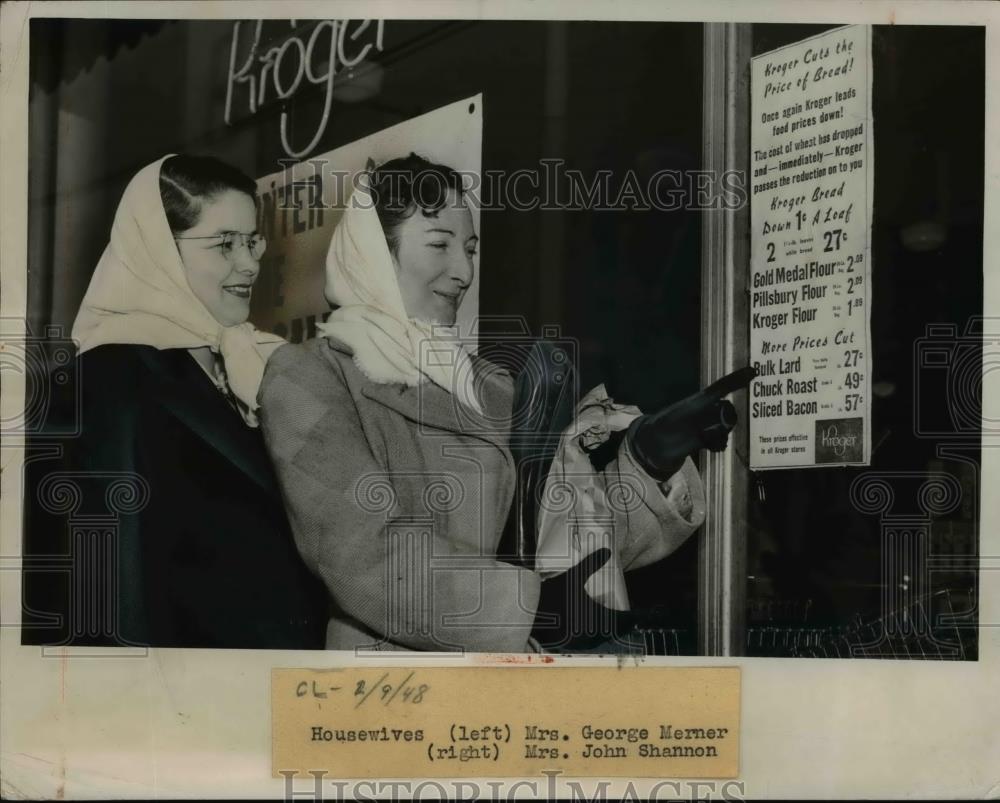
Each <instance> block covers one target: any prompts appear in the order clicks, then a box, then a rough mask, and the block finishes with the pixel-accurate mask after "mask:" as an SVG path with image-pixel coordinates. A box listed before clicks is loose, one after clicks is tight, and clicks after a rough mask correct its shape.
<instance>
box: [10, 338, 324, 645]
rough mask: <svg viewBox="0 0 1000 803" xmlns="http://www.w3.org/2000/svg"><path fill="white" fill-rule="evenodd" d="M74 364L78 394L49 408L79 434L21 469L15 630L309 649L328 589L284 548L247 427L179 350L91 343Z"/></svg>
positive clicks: (111, 639)
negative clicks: (19, 595) (22, 606)
mask: <svg viewBox="0 0 1000 803" xmlns="http://www.w3.org/2000/svg"><path fill="white" fill-rule="evenodd" d="M76 368H77V374H78V379H77V381H78V383H79V385H78V387H79V400H78V403H77V404H71V405H70V407H63V409H62V410H61V412H60V413H59V415H60V416H61V417H62V420H63V422H64V423H65V421H67V420H70V419H72V417H73V416H76V417H77V418H78V421H79V430H80V432H79V437H76V438H71V439H65V438H64V439H60V440H61V444H62V445H63V446H64V454H63V456H62V457H60V458H58V459H57V460H46V459H34V460H32V461H30V462H29V465H28V468H27V470H26V508H27V509H28V513H29V516H30V518H29V521H28V524H27V529H26V532H27V538H26V548H25V579H26V583H25V585H26V596H25V602H26V611H25V617H24V618H25V624H26V627H25V629H24V631H23V633H24V635H23V640H24V641H25V642H28V643H48V644H53V643H56V644H58V643H71V644H110V645H123V644H141V645H149V646H155V647H216V648H236V647H242V648H287V649H313V648H316V649H318V648H322V647H323V633H324V629H325V625H326V621H327V618H328V614H327V607H328V602H327V595H326V593H325V591H324V589H323V587H322V584H321V583H320V582H319V581H318V580H317V578H315V577H314V576H313V575H312V574H311V573H310V572H309V570H308V569H307V568H306V567H305V565H304V563H303V562H302V560H301V558H300V557H299V555H298V552H297V551H296V548H295V544H294V542H293V540H292V536H291V534H290V532H289V529H288V522H287V518H286V516H285V512H284V508H283V506H282V502H281V497H280V494H279V491H278V488H277V485H276V482H275V478H274V474H273V470H272V468H271V464H270V461H269V460H268V457H267V454H266V452H265V450H264V444H263V440H262V437H261V433H260V430H258V429H252V428H250V427H248V426H247V425H246V424H245V423H244V422H243V420H242V419H241V418H240V416H239V414H238V413H237V412H236V411H235V410H234V409H233V408H232V407H231V406H230V405H229V403H228V401H227V400H226V399H225V397H224V396H223V395H222V394H221V393H220V392H219V391H218V390H217V389H216V388H215V387H214V386H213V384H212V382H211V381H210V380H209V378H208V377H207V376H206V375H205V373H204V372H203V371H202V369H201V368H200V367H199V366H198V364H197V363H196V362H195V361H194V359H193V358H192V357H191V355H190V354H188V353H187V352H186V350H185V349H166V350H162V351H160V350H157V349H155V348H153V347H150V346H136V345H105V346H100V347H98V348H95V349H92V350H90V351H88V352H86V353H84V354H83V355H81V357H80V358H78V360H77V363H76ZM74 407H75V408H76V410H78V413H75V412H74V410H73V409H72V408H74ZM67 416H69V419H67ZM70 423H72V421H70ZM44 445H45V443H44V438H38V439H36V441H35V443H34V444H33V447H34V452H35V453H36V454H37V452H38V450H39V448H41V447H44ZM60 488H62V489H63V491H62V492H60ZM66 489H69V490H66ZM67 500H69V501H67ZM93 517H97V518H93ZM46 556H48V557H47V558H46ZM46 560H49V563H50V566H49V569H48V570H47V571H45V570H42V571H40V570H39V569H42V568H43V565H44V563H45V561H46ZM60 561H62V564H63V565H64V566H65V565H69V566H70V567H71V571H70V572H69V574H68V575H67V574H66V573H65V571H63V572H62V573H61V574H60V573H59V572H58V571H56V568H57V564H59V563H60ZM110 565H116V566H117V569H116V570H115V571H110V570H99V571H98V574H97V575H95V574H94V567H102V566H110ZM95 576H99V577H100V579H98V580H96V582H95V580H94V577H95ZM67 591H68V594H67V593H66V592H67ZM70 601H72V604H70ZM108 602H110V603H111V604H107V603H108ZM115 608H117V612H116V611H115V610H114V609H115ZM109 609H110V610H109ZM51 613H56V614H57V615H59V616H61V617H63V622H62V626H56V625H55V620H53V619H51V617H50V616H47V614H51ZM46 621H49V623H50V626H49V627H46V626H45V624H44V623H45V622H46ZM32 624H34V625H35V626H32Z"/></svg>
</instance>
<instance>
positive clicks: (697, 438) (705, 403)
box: [627, 366, 757, 482]
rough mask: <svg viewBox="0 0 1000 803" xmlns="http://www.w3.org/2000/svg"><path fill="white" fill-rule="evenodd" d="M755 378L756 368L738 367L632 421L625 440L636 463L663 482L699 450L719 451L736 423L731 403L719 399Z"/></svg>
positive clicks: (724, 445) (734, 411)
mask: <svg viewBox="0 0 1000 803" xmlns="http://www.w3.org/2000/svg"><path fill="white" fill-rule="evenodd" d="M755 376H757V369H756V368H754V367H752V366H747V367H746V368H740V369H739V370H738V371H733V373H731V374H728V375H726V376H724V377H722V379H719V380H717V381H716V382H713V383H712V384H711V385H709V386H708V387H707V388H705V389H704V390H700V391H698V392H697V393H695V394H693V395H691V396H688V397H687V398H686V399H681V400H680V401H679V402H676V403H675V404H672V405H670V406H669V407H665V408H664V409H662V410H660V411H659V412H657V413H651V414H649V415H643V416H640V417H639V418H637V419H635V421H633V422H632V425H631V426H630V427H629V429H628V434H627V437H628V445H629V448H630V449H631V451H632V455H633V456H634V457H635V459H636V461H637V462H638V463H639V465H640V466H642V468H643V470H644V471H645V472H646V473H647V474H649V475H650V476H651V477H652V478H653V479H655V480H658V481H661V482H662V481H663V480H665V479H667V478H668V477H670V476H671V475H672V474H674V473H676V472H677V471H678V470H679V469H680V467H681V466H682V465H683V464H684V458H686V457H687V456H688V455H693V454H695V453H696V452H697V451H698V450H699V449H709V450H710V451H713V452H721V451H722V450H723V449H725V448H726V444H727V443H728V441H729V433H730V432H732V430H733V427H735V426H736V422H737V420H738V419H737V416H736V408H735V407H733V405H732V402H730V401H729V400H727V399H724V398H722V397H723V396H727V395H729V394H730V393H732V392H733V391H734V390H739V389H740V388H743V387H746V386H747V385H748V384H750V380H751V379H753V378H754V377H755Z"/></svg>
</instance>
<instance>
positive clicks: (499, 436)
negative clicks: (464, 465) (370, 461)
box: [325, 337, 514, 451]
mask: <svg viewBox="0 0 1000 803" xmlns="http://www.w3.org/2000/svg"><path fill="white" fill-rule="evenodd" d="M325 340H326V341H327V343H328V344H329V347H330V348H331V349H333V350H334V351H338V352H340V353H341V354H345V355H347V356H349V357H353V355H354V352H353V351H352V350H351V348H350V346H348V345H346V344H345V343H342V342H341V341H339V340H337V339H336V338H329V337H328V338H325ZM472 366H473V370H474V371H475V373H476V380H477V382H476V387H477V390H478V392H479V397H480V403H481V404H482V406H483V414H482V415H480V414H479V413H477V412H476V411H475V410H472V409H470V408H468V407H465V406H464V405H462V404H461V403H460V402H459V401H458V400H457V399H456V398H455V396H453V395H452V394H451V393H449V392H448V391H446V390H444V389H443V388H441V387H439V386H438V385H435V384H434V383H433V382H430V381H427V382H424V383H422V384H420V385H417V386H416V387H409V386H407V385H402V384H398V383H390V384H381V383H378V382H373V381H371V380H370V379H368V378H367V377H365V376H364V375H361V393H362V395H363V396H364V397H365V398H367V399H370V400H371V401H373V402H376V403H378V404H381V405H383V406H384V407H388V408H389V409H391V410H394V411H395V412H397V413H399V414H400V415H402V416H403V417H404V418H407V419H409V420H410V421H413V422H415V423H416V424H418V425H419V426H421V427H427V428H428V429H435V430H445V431H447V432H455V433H458V434H461V435H467V436H470V437H475V438H479V439H481V440H484V441H486V442H487V443H491V444H493V445H494V446H496V447H497V448H499V449H501V450H503V451H507V450H508V449H509V444H510V414H511V405H512V404H513V401H514V389H513V383H512V382H511V379H510V375H509V374H508V373H507V372H506V371H504V370H502V369H501V368H499V367H498V366H496V365H493V364H492V363H490V362H488V361H487V360H484V359H483V358H481V357H478V356H475V355H473V356H472ZM358 373H359V374H360V371H359V372H358Z"/></svg>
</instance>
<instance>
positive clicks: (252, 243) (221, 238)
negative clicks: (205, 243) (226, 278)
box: [174, 231, 267, 260]
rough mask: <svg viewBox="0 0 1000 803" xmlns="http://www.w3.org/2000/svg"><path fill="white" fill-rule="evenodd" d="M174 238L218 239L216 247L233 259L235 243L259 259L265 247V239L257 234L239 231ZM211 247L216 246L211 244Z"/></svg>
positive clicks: (177, 238)
mask: <svg viewBox="0 0 1000 803" xmlns="http://www.w3.org/2000/svg"><path fill="white" fill-rule="evenodd" d="M174 239H175V240H218V243H217V245H218V248H219V250H220V251H222V255H223V256H224V257H225V258H226V259H230V260H232V259H235V257H236V243H237V240H238V241H239V244H240V245H241V246H243V247H244V248H246V249H247V251H249V252H250V256H251V257H252V258H253V259H260V258H261V257H262V256H263V255H264V249H266V248H267V240H265V239H264V238H263V237H261V236H260V235H259V234H243V232H239V231H224V232H222V234H210V235H208V236H206V237H174ZM212 247H213V248H214V247H216V246H212Z"/></svg>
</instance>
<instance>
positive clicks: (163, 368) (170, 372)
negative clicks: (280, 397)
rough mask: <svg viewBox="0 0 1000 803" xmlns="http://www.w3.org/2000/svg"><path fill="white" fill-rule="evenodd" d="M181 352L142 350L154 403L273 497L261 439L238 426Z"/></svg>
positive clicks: (225, 404) (215, 391)
mask: <svg viewBox="0 0 1000 803" xmlns="http://www.w3.org/2000/svg"><path fill="white" fill-rule="evenodd" d="M186 351H187V350H186V349H165V350H162V351H159V350H154V349H142V350H141V352H140V353H141V355H142V360H143V362H144V363H145V364H146V366H147V367H148V368H149V369H150V373H151V375H152V377H153V384H154V388H153V392H154V394H155V398H156V400H157V401H158V402H159V403H160V404H161V405H162V406H163V407H164V408H166V409H167V410H169V411H170V412H171V413H173V415H174V416H175V417H176V418H177V419H178V420H179V421H181V422H182V423H183V424H185V425H186V426H187V427H188V428H189V429H190V430H191V431H192V432H194V433H195V434H196V435H198V436H199V437H200V438H201V439H202V440H204V441H205V443H206V444H208V445H209V446H210V447H212V448H213V449H215V450H216V451H217V452H219V453H220V454H222V455H223V456H224V457H226V458H227V459H228V460H229V461H230V462H231V463H232V464H233V465H234V466H236V468H238V469H240V471H242V472H243V473H244V474H246V475H247V476H248V477H249V478H250V479H252V480H253V481H254V482H256V483H257V484H258V485H259V486H260V487H261V488H263V489H264V490H266V491H268V492H269V493H272V494H274V493H277V486H276V485H275V481H274V475H273V471H272V469H271V466H270V463H269V462H268V460H267V456H266V454H265V452H264V449H263V448H262V444H261V442H260V433H259V432H258V431H256V430H253V429H252V428H250V427H248V426H247V425H246V424H245V423H244V422H243V420H242V418H241V417H240V415H239V413H237V412H236V411H235V410H233V409H232V407H230V405H229V402H228V401H226V399H225V398H224V397H223V396H222V395H221V394H220V393H219V391H218V389H217V388H216V387H215V386H214V385H213V384H212V381H211V380H210V379H209V378H208V377H207V376H206V375H205V372H204V371H203V370H202V369H201V367H200V366H199V365H198V364H197V363H196V362H195V360H194V358H193V357H192V356H191V355H190V354H187V353H186Z"/></svg>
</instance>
